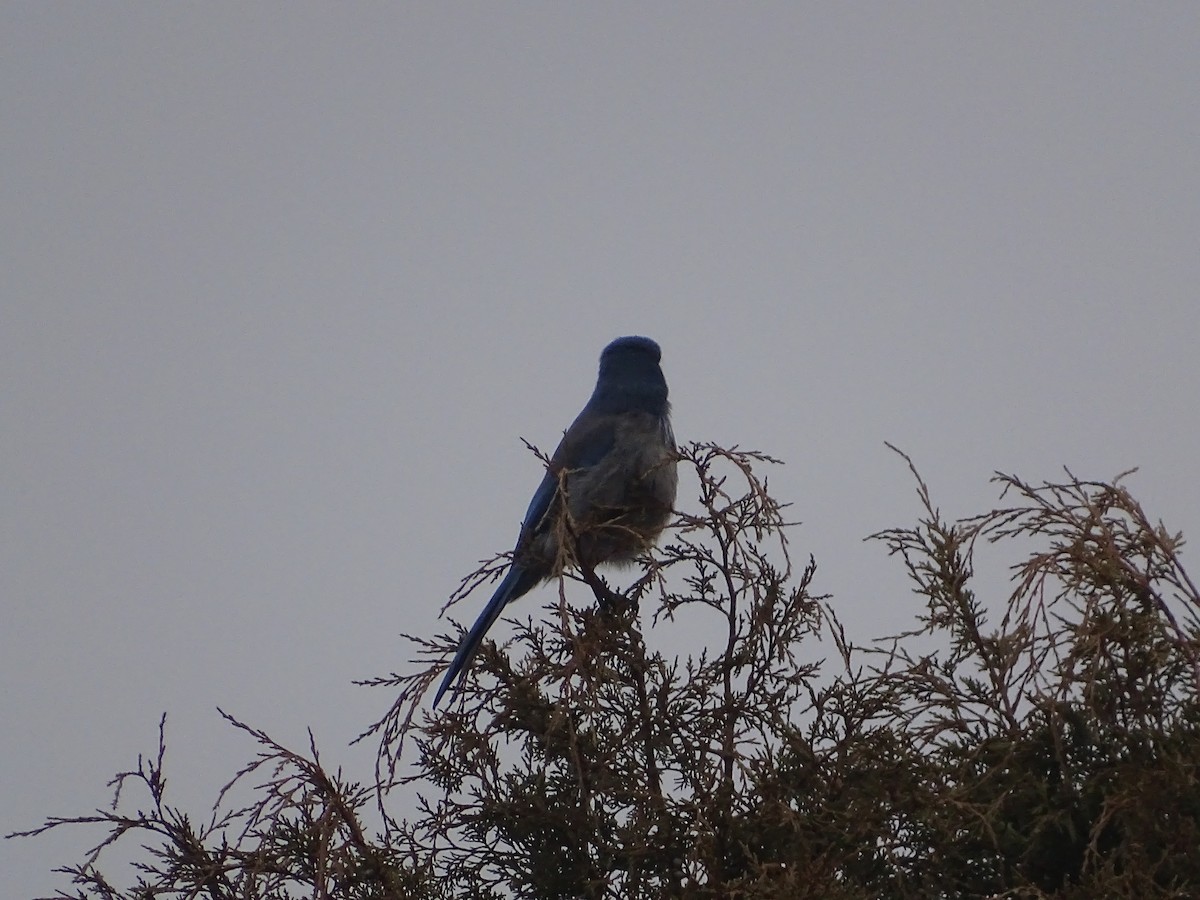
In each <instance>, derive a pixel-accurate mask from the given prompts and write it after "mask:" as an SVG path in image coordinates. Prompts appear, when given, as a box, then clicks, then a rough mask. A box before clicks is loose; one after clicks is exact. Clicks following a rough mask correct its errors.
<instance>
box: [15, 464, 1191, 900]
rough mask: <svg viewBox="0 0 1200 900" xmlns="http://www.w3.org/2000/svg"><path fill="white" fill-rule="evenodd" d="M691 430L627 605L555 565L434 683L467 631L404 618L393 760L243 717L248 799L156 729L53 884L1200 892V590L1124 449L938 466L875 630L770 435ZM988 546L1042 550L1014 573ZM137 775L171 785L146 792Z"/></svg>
mask: <svg viewBox="0 0 1200 900" xmlns="http://www.w3.org/2000/svg"><path fill="white" fill-rule="evenodd" d="M681 457H682V462H681V474H683V473H684V472H686V471H687V470H688V469H689V468H690V470H691V472H692V473H694V475H695V478H696V480H697V482H698V486H699V489H698V498H697V500H698V502H696V503H695V504H693V505H692V509H694V510H695V511H694V512H684V513H680V514H679V515H678V518H677V519H676V521H675V522H674V523H673V525H672V527H671V529H670V530H669V531H668V533H667V535H666V537H665V538H664V546H663V547H661V548H660V549H659V550H657V551H656V552H655V553H654V555H653V556H652V557H649V558H647V559H645V560H644V567H643V570H642V572H641V576H640V578H638V579H637V581H636V582H635V583H634V585H633V586H632V587H631V588H630V589H629V590H628V592H627V594H626V596H627V598H628V603H627V604H616V605H614V604H612V603H607V604H600V605H598V604H595V603H589V604H584V603H582V601H583V600H584V599H585V597H587V596H589V594H588V588H587V587H586V586H585V585H584V584H583V583H582V582H576V581H575V580H574V579H564V580H561V581H559V582H558V596H557V600H556V602H553V603H551V604H550V605H549V606H547V607H545V608H544V614H541V613H539V612H538V611H537V610H536V608H534V609H533V610H532V612H526V617H525V620H524V623H523V624H519V625H518V627H517V629H516V632H515V635H514V636H513V637H512V639H511V640H510V641H509V643H508V644H507V645H506V646H505V647H498V646H497V645H496V644H495V643H491V642H489V643H487V644H485V648H484V650H483V652H481V653H480V655H479V657H478V659H477V661H476V664H475V667H474V671H473V672H472V674H471V675H470V676H469V678H468V680H467V684H466V687H465V689H464V690H463V691H462V692H461V693H460V694H458V695H456V697H455V698H454V701H453V702H452V703H451V704H450V705H449V708H448V709H446V710H443V711H441V712H439V713H436V714H431V713H430V711H429V709H428V705H427V692H428V689H429V687H430V685H431V683H433V681H434V680H435V679H436V678H437V677H438V676H439V675H440V673H441V666H442V665H443V660H444V659H446V658H447V657H448V655H449V653H450V652H452V650H453V648H454V646H455V645H456V643H457V640H456V636H455V635H450V634H445V635H441V636H439V637H438V638H437V639H435V640H427V639H422V638H417V637H410V638H409V640H410V641H412V642H413V645H414V647H415V650H416V652H417V656H418V660H417V661H416V667H415V669H414V671H413V672H411V673H409V674H404V675H392V676H388V677H386V678H379V679H374V680H372V681H370V682H367V684H369V685H371V686H373V687H375V688H376V689H380V688H382V689H384V690H388V691H390V692H391V694H392V696H394V698H395V699H394V702H393V703H392V705H391V706H390V708H389V709H388V710H387V712H386V714H385V715H384V716H383V717H382V718H381V719H380V720H379V721H378V722H376V723H375V724H374V725H373V726H371V727H370V728H369V729H367V730H366V731H365V732H364V734H363V735H362V736H361V737H360V740H370V741H375V742H376V743H377V745H378V748H379V751H378V763H377V766H376V771H375V772H374V777H373V778H372V779H370V780H369V782H370V783H367V784H362V783H356V782H351V781H349V780H346V779H345V778H344V777H343V776H342V775H341V773H340V771H337V770H334V772H333V773H331V772H330V770H329V769H328V768H326V767H325V765H324V763H323V761H322V758H321V755H320V754H319V753H318V751H317V748H316V747H315V746H311V745H310V746H309V747H308V748H306V749H305V750H304V751H303V752H296V751H293V750H290V749H287V748H284V747H282V746H280V745H279V744H277V743H276V742H274V741H273V740H272V739H271V738H270V737H269V736H268V735H266V734H264V733H262V732H261V731H258V730H256V729H254V728H252V727H251V726H249V725H246V724H244V723H240V722H237V721H236V720H233V719H232V718H229V717H228V716H227V718H229V720H230V721H231V722H232V723H233V724H234V725H235V726H236V727H238V728H240V729H242V730H244V731H245V732H246V733H247V734H248V735H249V736H250V737H251V738H252V739H253V740H254V741H255V742H256V743H257V746H258V752H257V755H256V756H255V758H254V759H253V760H252V761H251V762H250V763H249V764H248V765H247V766H246V767H245V768H243V769H242V770H241V771H240V772H238V773H236V775H235V776H234V778H233V780H232V781H231V784H230V786H233V785H240V786H241V787H242V788H245V787H247V786H253V796H254V800H253V802H252V803H251V804H250V805H249V806H236V805H234V804H233V803H232V802H231V800H230V799H229V798H230V797H231V796H232V795H231V794H230V793H227V792H226V791H222V795H221V796H220V797H219V798H218V799H217V802H216V804H215V806H214V809H213V810H212V811H211V812H205V814H204V816H203V817H200V818H193V817H190V816H188V815H187V814H185V813H184V812H183V811H181V810H178V809H176V808H174V807H173V806H171V805H170V804H169V803H168V801H167V798H166V797H165V791H164V778H163V772H162V767H163V739H162V730H161V726H160V740H159V748H158V751H157V752H156V753H155V754H154V755H152V756H150V757H145V758H141V759H139V762H138V766H137V767H136V768H135V769H133V770H131V771H130V772H126V773H122V774H119V775H118V776H117V778H116V781H115V786H116V788H117V797H116V798H114V804H113V806H112V808H111V809H109V810H101V811H98V812H96V813H95V814H92V815H85V816H78V817H71V818H66V819H52V820H49V821H48V822H46V823H45V824H44V825H43V826H42V827H40V828H37V829H33V830H32V831H29V832H23V833H22V834H24V835H31V834H38V833H41V832H44V831H46V830H48V829H51V828H58V827H63V826H68V825H87V826H91V827H98V828H100V829H102V830H103V833H102V843H100V845H99V846H98V847H97V849H96V850H95V851H93V852H92V853H91V854H90V855H89V856H88V857H87V858H86V859H85V860H83V861H82V862H80V863H78V864H75V865H71V866H67V867H65V868H64V869H63V870H62V871H63V872H66V873H68V874H70V875H71V876H73V890H74V891H75V893H72V894H66V893H63V894H60V895H59V896H63V897H79V898H85V897H86V898H127V900H133V898H145V897H157V896H172V897H175V896H179V897H192V896H195V897H207V898H211V900H225V898H230V900H232V898H290V897H335V898H401V897H404V898H408V897H412V898H459V897H464V898H465V897H496V898H500V897H529V898H564V900H565V898H618V897H619V898H643V897H645V898H651V897H654V898H657V897H678V898H702V897H713V898H716V897H721V898H726V897H736V898H762V900H768V898H806V897H812V898H880V897H885V898H926V897H938V898H943V897H944V898H967V897H1007V898H1051V897H1053V898H1096V897H1129V898H1133V897H1137V898H1158V897H1163V898H1165V897H1179V898H1182V897H1194V896H1200V786H1198V785H1197V770H1198V769H1197V766H1198V764H1200V734H1198V733H1197V732H1198V728H1200V711H1198V702H1197V700H1198V698H1197V689H1198V687H1200V661H1198V649H1200V645H1198V636H1200V634H1198V624H1200V619H1198V618H1197V614H1198V612H1200V595H1198V594H1197V589H1196V586H1195V585H1194V584H1193V583H1192V582H1191V580H1190V579H1189V577H1188V575H1187V573H1186V572H1185V570H1184V569H1183V567H1182V565H1181V564H1180V561H1179V549H1180V547H1181V546H1182V538H1181V537H1180V536H1179V535H1173V534H1170V533H1169V532H1167V531H1166V529H1165V528H1164V527H1163V526H1162V525H1161V524H1156V523H1153V522H1152V521H1151V520H1150V519H1149V518H1148V517H1147V515H1146V514H1145V513H1144V512H1143V510H1142V509H1141V507H1140V506H1139V504H1138V503H1137V502H1136V500H1135V499H1134V498H1133V497H1132V496H1131V495H1130V494H1129V492H1128V491H1127V490H1126V489H1125V488H1124V487H1123V485H1122V478H1118V479H1116V480H1114V481H1113V482H1111V483H1105V482H1090V481H1081V480H1079V479H1077V478H1075V477H1074V476H1073V475H1071V473H1069V472H1068V473H1066V477H1065V479H1064V480H1062V481H1061V482H1058V483H1044V484H1039V485H1033V484H1030V483H1026V482H1024V481H1022V480H1020V479H1018V478H1016V477H1014V476H1010V475H998V476H997V477H996V480H997V482H998V483H999V485H1000V487H1001V490H1002V494H1001V504H1002V506H1001V507H1000V508H997V509H994V510H992V511H990V512H987V513H985V514H983V515H981V516H978V517H975V518H971V519H965V520H958V521H947V520H946V519H944V518H943V517H942V515H941V513H940V512H939V510H938V509H937V508H936V506H935V505H934V504H933V502H932V500H931V498H930V495H929V491H928V489H927V488H926V486H925V484H924V482H922V481H921V479H920V477H919V475H917V473H916V470H915V469H913V476H914V477H915V478H916V482H917V488H918V496H919V498H920V502H921V516H920V519H919V521H918V522H917V524H916V525H914V526H912V527H907V528H897V529H892V530H888V531H884V532H881V533H879V534H877V535H874V539H875V540H877V541H879V542H880V543H881V544H882V545H883V548H884V549H886V551H887V552H889V553H891V554H893V555H894V556H895V557H896V558H897V559H898V560H899V561H900V563H901V564H902V565H904V566H905V567H906V570H907V572H908V575H909V577H910V579H911V583H912V586H913V588H914V589H915V590H916V591H917V592H918V593H919V594H920V595H921V596H922V598H923V599H924V611H923V613H922V614H921V616H920V618H919V621H918V622H916V623H915V625H914V628H913V629H912V630H911V631H909V632H906V633H904V634H901V635H897V636H895V637H893V638H890V639H888V640H886V641H882V642H875V643H869V644H866V645H860V644H856V643H855V642H853V641H851V640H850V638H848V637H847V635H846V633H845V630H844V629H843V627H842V625H841V624H840V622H839V621H838V619H837V616H836V615H835V613H834V611H833V608H832V607H831V605H830V604H829V603H828V601H827V598H825V597H822V596H820V595H818V594H815V593H814V590H815V588H814V581H815V574H816V566H815V563H814V562H813V561H812V560H808V561H806V562H805V564H803V565H801V566H794V565H793V561H792V556H791V552H790V547H789V540H788V537H789V533H790V531H791V526H790V525H789V523H788V521H787V519H786V517H785V513H786V509H785V508H784V507H783V506H782V505H781V504H780V503H778V502H777V501H776V500H775V499H773V498H772V497H771V495H770V494H769V493H768V490H767V481H766V478H765V476H764V475H763V472H764V471H765V470H767V469H768V468H769V467H770V466H771V465H773V464H774V463H775V461H774V460H772V459H770V458H769V457H766V456H764V455H762V454H757V453H750V452H746V451H739V450H725V449H722V448H719V447H716V446H713V445H708V444H696V445H691V446H688V447H685V448H684V449H683V450H682V451H681ZM910 468H911V463H910ZM993 546H994V547H995V549H991V548H992V547H993ZM985 547H986V548H988V552H989V553H999V552H1000V551H1001V550H1009V549H1010V548H1015V549H1016V552H1017V554H1018V556H1017V561H1016V562H1015V563H1014V564H1013V569H1012V571H1013V575H1014V577H1013V582H1012V589H1011V593H1010V594H1009V595H1008V596H1006V597H1001V598H991V602H989V603H984V602H983V601H981V600H980V599H979V598H977V597H976V595H975V593H974V589H973V559H974V557H975V554H976V553H977V552H982V550H983V548H985ZM503 564H504V560H503V558H497V559H496V560H493V561H491V562H490V563H489V564H487V565H484V566H482V567H481V568H480V569H479V570H478V571H476V572H475V573H472V575H470V576H468V578H466V579H465V580H464V581H463V583H462V585H461V586H460V589H459V592H458V594H457V597H462V596H466V595H467V594H469V593H471V591H472V590H474V589H475V588H477V587H480V586H482V585H484V584H485V583H486V582H488V581H489V580H491V579H493V578H494V577H495V576H496V574H497V572H498V571H499V570H501V569H502V568H503ZM569 598H570V599H574V600H578V601H580V605H578V606H577V605H573V604H572V603H568V599H569ZM531 605H532V604H531ZM639 610H640V619H639ZM985 612H990V613H991V614H992V615H993V616H996V617H998V622H997V623H996V624H991V625H989V624H988V622H987V620H986V616H985ZM685 618H686V620H687V622H688V623H689V629H701V630H703V629H708V631H705V632H704V633H706V634H709V633H711V639H710V640H709V641H708V642H707V643H706V644H705V645H704V646H702V647H698V648H697V649H696V650H695V651H694V652H692V654H691V655H690V656H685V657H674V656H668V655H665V654H664V653H662V652H661V651H657V650H651V649H648V647H647V644H646V641H645V640H644V639H643V634H642V631H641V627H642V626H643V625H645V624H647V623H654V624H662V625H663V627H664V628H665V629H670V628H671V627H672V624H671V623H672V620H677V621H683V620H684V619H685ZM639 621H640V623H641V624H639ZM689 633H691V632H690V631H689ZM264 776H265V777H264ZM135 789H136V790H140V791H144V792H145V793H146V795H147V797H148V802H143V803H142V804H141V805H140V807H139V811H138V812H135V813H123V812H121V810H122V809H123V808H125V807H126V806H128V805H129V802H128V797H127V795H128V794H129V793H130V792H131V791H133V790H135ZM227 790H228V788H227ZM399 797H404V798H406V800H405V802H404V806H405V807H406V808H405V810H403V811H400V810H398V809H396V808H395V807H397V806H398V805H400V804H399V801H398V800H397V798H399ZM412 798H415V800H413V799H412ZM199 823H202V824H199ZM127 838H128V839H130V840H133V841H137V842H140V843H142V844H145V845H146V846H147V848H148V850H149V853H150V855H149V856H147V857H146V858H144V859H143V860H142V861H141V862H140V863H139V864H138V865H139V868H137V869H135V870H133V871H132V874H127V876H126V877H127V878H132V879H133V883H130V884H127V885H124V886H122V885H118V884H116V883H115V882H114V881H110V880H109V878H108V877H107V876H106V875H104V874H102V872H101V869H100V866H101V864H102V863H103V862H104V859H103V857H104V852H105V850H106V849H107V848H108V847H109V846H111V845H112V844H113V843H115V842H118V841H124V840H126V839H127Z"/></svg>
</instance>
